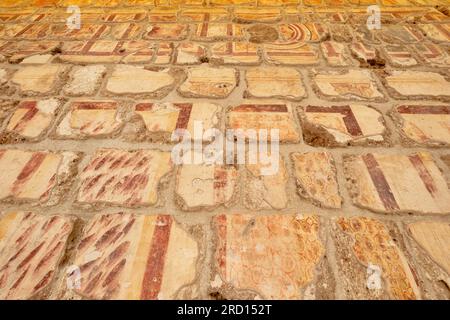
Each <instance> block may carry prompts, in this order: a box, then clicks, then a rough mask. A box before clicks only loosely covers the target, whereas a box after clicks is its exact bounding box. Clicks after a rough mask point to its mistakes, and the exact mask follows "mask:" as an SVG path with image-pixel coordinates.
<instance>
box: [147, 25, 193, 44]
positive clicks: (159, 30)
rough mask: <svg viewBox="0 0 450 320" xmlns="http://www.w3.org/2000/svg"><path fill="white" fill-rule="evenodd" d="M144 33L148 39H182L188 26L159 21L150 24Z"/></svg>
mask: <svg viewBox="0 0 450 320" xmlns="http://www.w3.org/2000/svg"><path fill="white" fill-rule="evenodd" d="M147 31H148V32H147V33H146V34H145V35H144V38H145V39H150V40H183V39H185V38H186V36H187V31H188V26H187V25H186V24H179V23H161V24H153V25H150V26H149V28H148V29H147Z"/></svg>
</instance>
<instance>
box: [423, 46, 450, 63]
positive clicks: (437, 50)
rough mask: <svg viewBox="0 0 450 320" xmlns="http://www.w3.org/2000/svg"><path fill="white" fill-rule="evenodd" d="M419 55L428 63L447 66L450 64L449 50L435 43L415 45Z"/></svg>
mask: <svg viewBox="0 0 450 320" xmlns="http://www.w3.org/2000/svg"><path fill="white" fill-rule="evenodd" d="M414 48H415V49H416V52H417V54H418V55H419V57H420V58H421V59H422V60H423V61H424V62H425V63H427V64H430V65H431V66H437V67H446V66H448V65H449V64H450V55H449V51H448V50H447V52H445V50H444V48H443V47H441V46H439V45H437V44H433V43H426V42H425V43H418V44H416V45H415V46H414Z"/></svg>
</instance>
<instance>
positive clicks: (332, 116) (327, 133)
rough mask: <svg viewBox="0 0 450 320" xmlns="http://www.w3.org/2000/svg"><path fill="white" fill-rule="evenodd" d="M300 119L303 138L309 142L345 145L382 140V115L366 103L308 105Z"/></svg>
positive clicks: (320, 144)
mask: <svg viewBox="0 0 450 320" xmlns="http://www.w3.org/2000/svg"><path fill="white" fill-rule="evenodd" d="M300 119H301V121H302V129H303V138H304V140H305V141H306V142H307V143H309V144H312V145H318V146H325V147H326V146H346V145H358V144H370V143H381V142H384V141H385V137H384V135H385V133H386V128H385V125H384V120H383V116H382V115H381V113H380V112H378V111H377V110H375V109H373V108H371V107H368V106H365V105H359V104H352V105H346V106H307V107H305V108H304V109H303V110H301V111H300Z"/></svg>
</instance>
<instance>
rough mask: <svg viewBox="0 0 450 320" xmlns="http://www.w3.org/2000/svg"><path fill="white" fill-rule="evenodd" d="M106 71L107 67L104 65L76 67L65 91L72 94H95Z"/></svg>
mask: <svg viewBox="0 0 450 320" xmlns="http://www.w3.org/2000/svg"><path fill="white" fill-rule="evenodd" d="M105 73H106V68H105V66H102V65H95V66H86V67H74V68H73V69H72V71H71V74H70V80H69V83H68V84H66V86H65V87H64V88H63V90H64V93H65V94H68V95H71V96H85V95H87V96H90V95H93V94H94V93H95V92H96V90H97V88H98V87H99V85H100V83H101V81H102V79H103V76H104V75H105Z"/></svg>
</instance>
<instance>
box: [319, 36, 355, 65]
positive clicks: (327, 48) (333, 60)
mask: <svg viewBox="0 0 450 320" xmlns="http://www.w3.org/2000/svg"><path fill="white" fill-rule="evenodd" d="M320 48H321V49H322V53H323V55H324V57H325V59H326V60H327V62H328V64H329V65H330V66H333V67H342V66H349V65H351V60H350V57H349V53H348V51H347V47H346V46H345V45H344V44H342V43H339V42H335V41H324V42H322V43H321V44H320Z"/></svg>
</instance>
